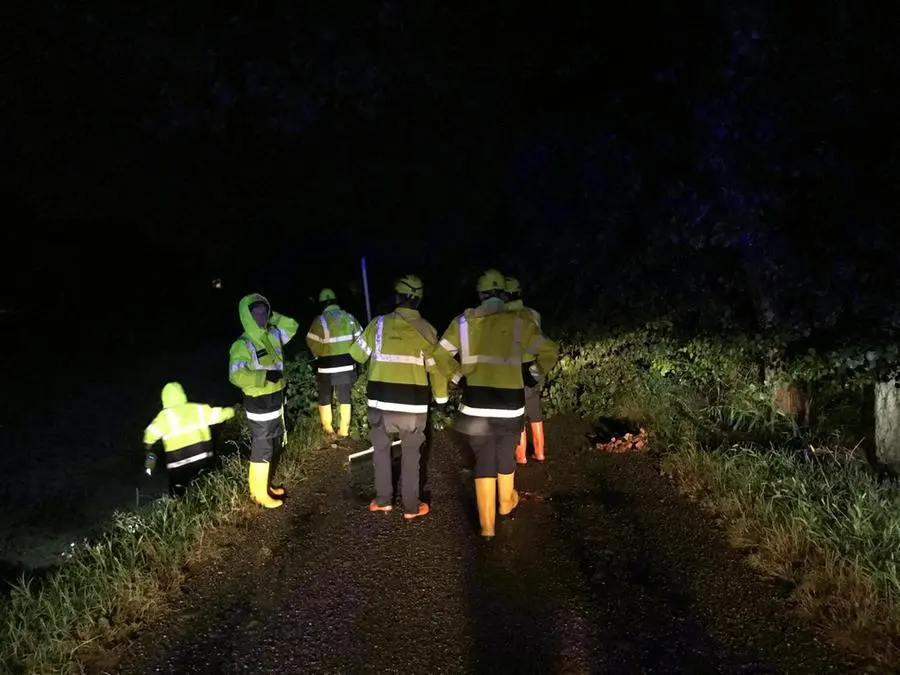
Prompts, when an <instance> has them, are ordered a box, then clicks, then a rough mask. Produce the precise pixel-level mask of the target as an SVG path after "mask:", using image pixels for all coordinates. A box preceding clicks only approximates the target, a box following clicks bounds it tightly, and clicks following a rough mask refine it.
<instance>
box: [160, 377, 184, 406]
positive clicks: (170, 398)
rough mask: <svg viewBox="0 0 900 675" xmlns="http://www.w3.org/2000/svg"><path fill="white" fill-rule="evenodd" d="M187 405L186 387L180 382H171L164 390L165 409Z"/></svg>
mask: <svg viewBox="0 0 900 675" xmlns="http://www.w3.org/2000/svg"><path fill="white" fill-rule="evenodd" d="M185 403H187V395H186V394H185V393H184V387H182V386H181V384H180V383H179V382H169V383H168V384H167V385H166V386H165V387H163V390H162V404H163V408H174V407H175V406H176V405H184V404H185Z"/></svg>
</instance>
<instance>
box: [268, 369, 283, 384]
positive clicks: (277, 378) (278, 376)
mask: <svg viewBox="0 0 900 675" xmlns="http://www.w3.org/2000/svg"><path fill="white" fill-rule="evenodd" d="M283 379H284V373H282V372H281V371H280V370H267V371H266V382H281V380H283Z"/></svg>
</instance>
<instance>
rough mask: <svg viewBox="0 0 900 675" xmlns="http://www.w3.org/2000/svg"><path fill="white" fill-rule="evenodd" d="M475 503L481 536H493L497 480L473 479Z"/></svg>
mask: <svg viewBox="0 0 900 675" xmlns="http://www.w3.org/2000/svg"><path fill="white" fill-rule="evenodd" d="M475 501H476V503H477V504H478V522H479V523H480V524H481V536H482V537H493V536H494V522H495V520H496V516H497V479H496V478H476V479H475Z"/></svg>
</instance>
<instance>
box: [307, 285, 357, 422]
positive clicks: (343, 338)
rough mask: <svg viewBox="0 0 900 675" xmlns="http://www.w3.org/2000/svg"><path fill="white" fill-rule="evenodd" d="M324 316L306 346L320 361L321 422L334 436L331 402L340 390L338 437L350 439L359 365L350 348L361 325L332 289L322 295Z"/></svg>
mask: <svg viewBox="0 0 900 675" xmlns="http://www.w3.org/2000/svg"><path fill="white" fill-rule="evenodd" d="M319 304H320V305H321V307H322V313H321V314H320V315H319V316H317V317H316V318H315V319H313V322H312V325H311V326H310V327H309V332H308V333H307V334H306V345H307V346H308V347H309V351H311V352H312V354H313V356H314V357H315V358H316V382H317V383H318V388H319V420H320V421H321V423H322V429H323V430H324V431H325V433H326V434H329V435H332V434H334V426H333V425H332V410H331V399H332V395H333V391H334V390H335V389H337V400H338V404H339V405H340V420H339V427H338V434H337V435H338V436H340V437H342V438H346V437H347V436H349V435H350V388H351V387H352V386H353V383H354V382H356V362H355V361H354V360H353V357H351V356H350V345H352V344H353V341H354V340H356V338H358V337H359V335H360V333H361V330H360V327H359V322H358V321H357V320H356V319H355V318H354V317H353V315H352V314H350V313H349V312H345V311H344V310H342V309H341V308H340V307H339V306H338V304H337V296H336V295H335V294H334V291H332V290H331V289H330V288H323V289H322V292H321V293H319Z"/></svg>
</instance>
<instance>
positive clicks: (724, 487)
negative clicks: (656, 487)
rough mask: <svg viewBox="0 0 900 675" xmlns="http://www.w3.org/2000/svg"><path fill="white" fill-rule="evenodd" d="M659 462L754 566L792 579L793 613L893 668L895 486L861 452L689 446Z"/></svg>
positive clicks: (898, 512)
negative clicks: (723, 527)
mask: <svg viewBox="0 0 900 675" xmlns="http://www.w3.org/2000/svg"><path fill="white" fill-rule="evenodd" d="M662 468H663V471H664V472H665V473H667V474H669V475H671V476H673V477H674V478H675V479H676V480H677V481H678V484H679V486H680V488H681V489H682V491H683V492H684V493H685V494H687V495H689V496H691V497H692V498H694V499H697V500H698V501H700V502H701V503H702V504H704V505H705V506H706V507H707V508H709V509H710V510H712V511H713V512H715V513H716V514H718V515H720V516H721V517H722V519H723V520H724V522H725V525H726V528H727V532H728V534H729V536H730V539H731V542H732V544H734V545H735V546H737V547H740V548H750V549H751V550H752V551H753V552H752V554H751V555H750V562H751V564H752V565H753V566H754V567H755V568H757V569H758V570H759V571H761V572H762V573H763V574H765V575H768V576H771V577H774V578H778V579H782V580H784V581H786V582H788V583H789V584H790V585H791V586H792V591H791V599H792V600H793V601H794V602H795V603H796V606H797V609H798V611H799V612H800V613H801V614H802V615H804V616H805V617H806V618H808V619H809V620H811V621H812V622H813V623H815V624H816V625H817V626H818V627H819V628H820V629H821V630H822V631H823V633H824V634H826V635H827V636H828V637H830V638H831V639H832V640H833V641H834V642H836V643H838V644H842V645H843V646H845V647H847V648H849V649H852V650H853V651H856V652H858V653H861V654H863V655H865V656H867V657H869V658H873V659H875V660H877V661H880V662H881V663H883V664H884V665H886V666H892V667H896V666H898V665H900V603H898V599H900V570H898V567H897V562H898V557H900V492H898V490H897V486H896V485H895V484H893V483H888V482H879V481H878V479H876V478H875V477H874V476H873V475H872V472H871V471H870V469H869V467H868V465H867V462H866V460H865V458H864V457H862V456H861V455H860V453H858V452H854V451H852V450H847V449H825V448H814V449H810V450H809V451H808V452H798V451H796V450H792V449H786V448H784V447H780V448H779V447H770V448H761V447H748V446H733V447H729V448H725V449H722V450H719V451H716V452H709V451H704V450H702V449H699V448H697V447H696V446H687V447H686V448H685V449H682V450H678V451H676V452H672V453H669V454H667V455H666V456H664V457H663V460H662Z"/></svg>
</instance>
